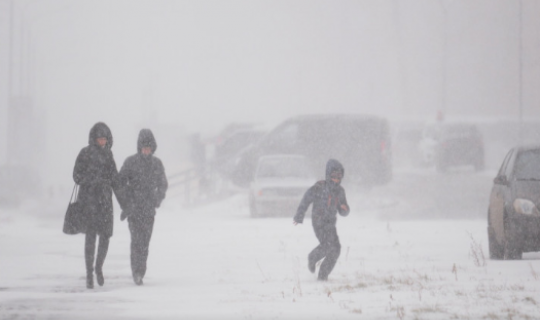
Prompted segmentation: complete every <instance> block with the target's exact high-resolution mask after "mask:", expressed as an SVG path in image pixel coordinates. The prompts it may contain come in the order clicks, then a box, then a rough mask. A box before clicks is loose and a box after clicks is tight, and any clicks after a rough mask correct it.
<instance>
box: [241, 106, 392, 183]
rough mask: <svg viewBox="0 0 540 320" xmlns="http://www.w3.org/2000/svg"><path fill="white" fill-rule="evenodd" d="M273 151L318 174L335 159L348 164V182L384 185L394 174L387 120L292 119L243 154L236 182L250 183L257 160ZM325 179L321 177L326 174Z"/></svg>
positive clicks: (363, 117) (346, 116) (345, 116)
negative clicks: (296, 159) (294, 156)
mask: <svg viewBox="0 0 540 320" xmlns="http://www.w3.org/2000/svg"><path fill="white" fill-rule="evenodd" d="M269 154H299V155H303V156H304V157H306V159H307V161H308V164H307V165H308V166H309V167H311V169H312V170H313V171H314V172H319V171H320V172H324V168H325V165H326V162H327V161H328V159H330V158H334V159H337V160H339V161H340V162H341V163H342V164H343V165H344V167H345V172H346V174H347V180H348V181H352V182H358V183H359V184H363V185H369V186H373V185H380V184H385V183H387V182H389V181H390V180H391V178H392V152H391V140H390V133H389V125H388V121H387V120H386V119H384V118H380V117H376V116H366V115H354V114H339V115H338V114H329V115H304V116H297V117H293V118H290V119H288V120H286V121H285V122H283V123H282V124H280V125H278V126H277V127H276V128H275V129H273V130H272V131H270V132H269V133H268V134H266V135H264V136H263V137H262V138H261V139H260V140H259V141H258V142H257V143H255V144H253V145H252V146H250V147H248V148H246V149H244V150H243V152H241V153H240V154H239V156H238V158H237V159H236V161H235V171H234V173H233V181H234V182H235V183H236V184H238V185H240V186H247V185H249V182H250V181H252V180H253V177H254V173H255V168H256V165H257V162H258V160H259V158H260V157H261V156H264V155H269ZM321 178H322V177H321Z"/></svg>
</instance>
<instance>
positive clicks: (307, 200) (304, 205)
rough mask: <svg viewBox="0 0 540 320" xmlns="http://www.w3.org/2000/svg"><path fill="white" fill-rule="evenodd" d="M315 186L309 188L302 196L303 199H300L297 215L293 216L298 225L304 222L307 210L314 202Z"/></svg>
mask: <svg viewBox="0 0 540 320" xmlns="http://www.w3.org/2000/svg"><path fill="white" fill-rule="evenodd" d="M314 187H315V186H313V187H311V188H309V189H308V190H307V191H306V193H304V196H303V197H302V201H300V205H299V206H298V209H297V210H296V215H295V216H294V218H293V223H294V224H295V225H296V224H298V223H302V222H304V216H305V214H306V211H307V209H308V207H309V205H310V204H311V203H312V202H313V188H314Z"/></svg>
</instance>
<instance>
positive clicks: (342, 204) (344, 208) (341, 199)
mask: <svg viewBox="0 0 540 320" xmlns="http://www.w3.org/2000/svg"><path fill="white" fill-rule="evenodd" d="M338 212H339V214H340V215H342V216H344V217H346V216H348V215H349V212H351V208H349V204H347V197H346V196H345V190H344V189H341V192H340V193H339V194H338Z"/></svg>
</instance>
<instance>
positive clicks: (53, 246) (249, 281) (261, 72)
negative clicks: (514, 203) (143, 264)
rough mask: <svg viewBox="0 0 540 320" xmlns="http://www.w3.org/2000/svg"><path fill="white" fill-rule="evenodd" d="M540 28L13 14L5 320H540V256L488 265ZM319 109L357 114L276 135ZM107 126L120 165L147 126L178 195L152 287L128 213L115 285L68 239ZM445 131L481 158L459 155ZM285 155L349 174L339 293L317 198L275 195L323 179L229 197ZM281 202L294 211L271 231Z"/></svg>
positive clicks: (1, 80)
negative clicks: (92, 143)
mask: <svg viewBox="0 0 540 320" xmlns="http://www.w3.org/2000/svg"><path fill="white" fill-rule="evenodd" d="M538 17H540V1H536V0H516V1H508V0H475V1H469V0H411V1H396V0H372V1H311V0H310V1H304V0H299V1H279V0H278V1H266V0H264V1H164V0H152V1H140V0H113V1H110V0H107V1H105V0H77V1H75V0H40V1H37V0H0V179H5V178H6V176H5V173H6V172H7V173H8V175H9V174H11V173H13V176H15V177H16V178H15V179H14V180H10V181H8V182H7V183H5V182H3V181H4V180H0V319H4V318H9V319H11V318H17V319H18V318H24V319H26V318H31V319H51V318H54V319H74V318H77V319H86V318H90V317H93V318H95V317H96V316H97V317H100V318H103V319H136V318H137V317H140V318H141V319H147V318H153V319H154V318H155V319H175V318H179V317H185V318H193V319H198V318H202V319H212V318H218V319H299V318H302V317H304V318H309V319H349V318H350V319H353V318H354V319H358V318H365V319H434V318H439V319H449V318H452V319H503V318H505V319H506V318H508V319H518V318H519V319H537V318H538V315H539V314H540V300H539V298H538V297H540V294H539V291H540V289H539V288H540V286H538V282H539V281H540V276H539V272H540V253H539V252H526V253H524V254H523V256H522V259H518V260H515V261H508V260H494V259H490V258H489V246H488V235H487V232H486V227H487V223H488V222H487V219H486V216H487V215H486V214H487V210H488V205H489V202H490V194H491V193H490V192H491V190H492V185H493V178H494V177H495V176H496V174H497V170H498V169H499V167H500V166H501V163H502V161H503V158H504V157H505V155H506V154H507V153H508V150H509V149H510V148H512V147H514V146H515V145H518V144H530V143H536V144H538V141H540V90H538V88H540V19H538ZM307 114H318V115H320V114H346V116H335V117H334V116H333V117H325V121H327V122H324V126H323V125H321V123H322V122H321V123H319V122H310V124H309V126H307V128H308V129H310V130H311V129H313V130H312V131H309V132H310V134H305V132H308V131H307V130H304V131H303V132H302V134H303V135H300V134H299V132H300V131H301V129H299V128H300V125H299V124H298V122H297V123H293V125H291V126H290V128H293V130H291V131H286V130H283V131H282V132H285V133H286V134H283V135H279V134H276V135H274V136H272V135H266V136H264V134H265V133H266V132H268V131H269V130H271V129H273V128H275V127H276V125H278V124H280V123H282V122H284V121H285V120H286V119H289V118H290V117H293V116H297V115H299V116H302V115H307ZM357 114H367V115H372V116H377V117H372V116H370V117H362V116H356V115H357ZM351 115H354V116H351ZM302 119H311V120H313V119H318V118H317V117H303V118H302ZM328 119H330V121H328ZM336 119H341V120H339V121H342V122H340V123H341V124H343V125H340V126H339V128H337V129H334V128H335V126H334V123H337V122H336V121H337V120H336ZM98 121H102V122H105V123H106V124H107V125H108V126H109V128H110V129H111V131H112V135H113V137H114V145H113V148H112V151H113V154H114V159H115V161H116V165H117V167H118V168H120V167H121V166H122V164H123V162H124V160H125V159H126V157H128V156H130V155H132V154H134V153H135V152H136V151H137V149H136V146H137V144H136V143H137V136H138V133H139V131H140V130H141V129H142V128H149V129H151V130H152V131H153V133H154V135H155V138H156V140H157V145H158V148H157V151H156V154H155V155H156V156H157V157H159V158H160V159H161V160H162V161H163V164H164V166H165V170H166V174H167V176H168V179H169V190H168V192H167V197H166V199H165V200H164V202H163V204H162V206H161V207H160V208H159V209H158V211H157V212H158V213H157V216H156V223H155V227H154V233H153V236H152V242H151V247H150V256H149V260H148V266H149V267H148V272H147V274H146V276H145V278H144V281H145V283H144V286H143V287H140V286H136V285H135V284H134V283H133V279H132V274H131V268H130V239H131V238H130V233H129V230H128V227H127V222H126V221H123V222H122V221H120V218H119V216H120V212H121V211H120V208H119V205H118V203H117V200H113V201H114V237H113V238H111V243H110V248H109V251H108V256H107V259H106V262H105V266H104V274H105V281H106V282H105V285H104V286H103V287H101V286H96V287H95V289H93V290H90V289H86V287H85V268H84V249H83V248H84V241H85V237H83V236H82V235H74V236H67V235H65V234H63V233H62V225H63V221H64V214H65V212H66V206H67V204H68V199H69V196H70V194H71V191H72V188H73V183H74V182H73V177H72V174H73V167H74V164H75V159H76V157H77V155H78V153H79V152H80V150H81V149H82V148H83V147H85V146H87V145H88V138H89V137H88V136H89V131H90V128H91V127H92V126H93V125H94V124H95V123H96V122H98ZM360 121H366V122H362V123H366V125H365V126H364V125H358V123H361V122H360ZM246 124H247V125H253V127H248V128H247V130H244V129H246V126H245V125H246ZM347 124H349V125H350V126H349V127H347ZM374 124H376V125H374ZM447 124H448V125H449V126H450V127H451V126H453V125H454V124H456V125H457V128H468V129H466V130H465V129H463V130H462V129H459V130H458V131H457V135H458V136H460V139H461V138H463V137H461V135H462V134H463V136H465V135H467V134H468V136H466V137H465V138H463V139H461V140H463V141H466V143H468V144H467V146H466V147H463V146H459V147H460V148H459V149H452V150H457V151H454V152H448V156H446V157H441V156H438V154H437V155H436V154H435V152H438V151H436V150H438V149H437V148H439V146H440V145H444V146H445V148H446V145H450V144H448V143H446V142H445V141H449V140H442V139H441V138H440V137H441V136H442V132H443V131H437V130H442V128H444V127H446V125H447ZM464 124H466V125H467V126H463V125H464ZM430 125H432V126H433V130H432V132H433V134H432V135H428V134H427V133H426V132H428V131H429V130H425V129H427V128H430ZM469 126H470V127H469ZM303 128H306V127H303ZM321 128H326V129H324V130H323V129H321ZM351 128H352V129H351ZM356 129H358V130H357V131H356ZM363 129H365V131H362V130H363ZM242 130H244V131H242ZM250 130H251V131H250ZM246 132H248V133H249V134H247V135H244V136H242V134H245V133H246ZM291 132H292V133H291ZM358 132H362V133H361V134H360V133H358ZM439 132H441V134H440V135H439V136H437V135H438V134H439ZM452 132H455V131H452ZM232 133H239V137H240V140H236V142H238V141H241V143H238V144H236V145H235V144H234V143H231V144H229V145H228V146H229V149H227V148H225V147H224V146H225V145H227V144H226V143H225V142H224V141H226V138H227V137H231V136H233V134H232ZM274 133H275V132H274ZM278 133H279V132H278ZM313 133H316V134H320V135H318V136H317V137H318V138H317V139H314V138H313V136H314V135H315V134H313ZM425 133H426V134H425ZM276 136H277V138H276ZM306 136H307V137H308V138H311V140H309V139H308V141H307V143H306V140H303V141H301V140H300V137H302V138H305V137H306ZM449 136H451V135H449ZM260 137H263V138H262V139H266V138H268V137H273V138H272V139H275V140H271V139H270V138H268V139H267V140H261V141H270V142H269V143H268V144H267V145H268V146H269V147H268V148H267V149H266V150H265V149H264V148H263V147H261V148H260V149H255V148H253V149H249V150H250V151H251V153H249V152H244V153H239V150H241V149H242V148H245V147H246V145H245V144H247V142H246V141H248V140H249V141H250V142H252V141H255V140H254V139H258V138H260ZM291 137H292V138H291ZM434 137H438V138H436V139H435V138H434ZM345 138H347V139H345ZM241 139H245V140H241ZM250 139H251V140H250ZM231 140H232V142H235V140H233V139H231ZM231 140H229V142H230V141H231ZM315 140H316V141H315ZM343 140H346V141H345V143H343ZM283 141H285V142H290V144H286V143H283ZM298 141H301V142H302V143H298ZM441 141H442V142H441ZM220 143H222V144H220ZM439 143H440V145H439ZM284 145H285V147H284V148H282V149H279V150H281V151H279V152H275V150H278V148H277V147H276V146H278V147H283V146H284ZM308 145H309V146H308ZM471 145H472V147H471ZM259 146H260V145H259ZM259 146H257V147H259ZM273 147H276V148H275V149H274V150H272V148H273ZM333 147H335V148H333ZM287 148H289V149H287ZM446 149H448V150H451V149H450V148H446ZM242 150H244V151H245V150H246V149H242ZM283 150H285V151H283ZM290 150H293V151H294V152H296V153H302V152H304V151H305V153H306V154H304V156H305V158H306V159H307V158H310V159H309V160H314V159H313V158H316V156H319V158H323V157H324V159H322V162H321V163H326V161H327V159H326V158H327V156H328V155H329V154H330V153H337V152H338V151H339V152H343V153H341V154H340V155H343V158H346V159H345V160H350V162H348V163H347V165H346V167H345V176H344V178H343V182H342V185H343V186H344V188H345V189H346V192H347V200H348V204H349V205H350V208H351V213H350V215H349V216H348V217H341V216H339V217H338V223H337V230H338V234H339V237H340V242H341V256H340V258H339V260H338V262H337V264H336V267H335V269H334V270H333V272H332V273H331V275H330V277H329V281H328V282H321V281H317V280H316V277H317V275H316V274H315V275H314V274H311V273H310V272H309V271H308V268H307V261H306V256H307V254H308V253H309V252H310V250H312V249H313V247H315V246H316V245H317V243H318V242H317V239H316V238H315V236H314V234H313V230H312V227H311V221H310V218H309V213H308V216H307V218H306V221H304V223H303V224H300V225H296V226H295V225H293V223H292V217H293V216H294V214H295V212H296V208H297V207H298V202H299V199H293V200H294V201H293V200H291V199H288V200H289V201H288V202H289V203H277V201H276V200H275V199H274V200H272V197H273V196H276V195H281V192H282V191H283V190H288V191H287V192H290V191H291V190H293V187H294V188H296V189H294V190H293V191H294V192H295V195H296V196H299V197H301V196H302V195H303V194H304V192H305V191H304V189H302V190H300V189H301V188H307V187H306V185H308V182H309V186H311V185H312V184H313V183H314V182H315V180H316V178H315V177H313V179H312V180H313V181H311V180H310V181H308V182H306V184H305V185H301V186H300V183H299V182H298V181H296V182H295V181H292V180H289V181H287V180H286V179H282V177H280V178H279V179H267V180H274V181H273V182H272V183H276V184H275V185H271V184H270V182H269V181H266V182H265V183H267V184H266V185H264V187H262V185H263V184H262V183H261V184H259V185H258V186H257V185H256V184H255V183H252V184H250V185H249V186H248V184H249V181H244V182H246V184H245V185H243V186H239V185H240V184H238V183H237V184H236V185H235V184H233V183H232V180H234V179H233V178H234V177H237V176H241V175H240V174H243V173H245V177H249V175H248V173H253V172H254V171H250V172H248V171H249V170H248V169H253V170H255V167H256V164H257V160H258V159H259V158H258V156H259V155H262V153H263V152H265V151H269V152H268V153H270V152H271V151H274V153H287V152H289V151H290ZM313 150H315V152H314V153H313ZM335 150H338V151H335ZM351 150H354V152H350V151H351ZM434 150H435V151H434ZM259 151H260V153H261V154H259V155H258V154H257V152H259ZM308 151H309V152H312V154H308ZM218 155H221V158H220V157H219V156H218ZM239 155H242V156H243V157H239ZM252 155H256V156H252ZM313 155H315V156H313ZM359 155H361V156H365V158H362V159H360V157H359ZM463 155H467V156H468V157H470V158H471V159H468V158H467V157H465V156H463ZM205 156H206V158H205ZM273 156H275V157H280V156H283V155H275V154H274V155H273ZM454 156H456V157H454ZM460 156H461V157H462V158H467V160H468V161H469V162H467V163H465V164H464V165H463V163H458V164H457V166H454V165H455V164H456V163H450V162H451V161H448V163H446V162H445V161H446V160H452V158H457V159H458V160H460V159H459V158H460ZM473 157H474V158H473ZM359 159H360V160H359ZM439 159H443V160H445V161H437V160H439ZM315 160H317V161H316V162H317V163H315V165H314V166H313V167H317V168H314V170H317V172H314V174H315V175H316V176H317V178H318V179H320V178H324V177H325V171H324V167H323V165H320V163H319V160H320V159H315ZM461 160H462V159H461ZM340 161H342V162H343V163H345V161H343V159H340ZM239 163H240V164H245V165H244V166H241V165H237V164H239ZM349 164H350V165H349ZM235 165H237V166H236V167H235ZM319 165H320V168H318V166H319ZM353 165H357V166H358V168H356V169H357V170H356V171H355V170H352V169H354V167H353ZM238 167H240V169H246V168H247V169H246V170H244V171H245V172H244V171H242V170H236V169H238ZM376 169H377V170H379V171H377V170H376ZM179 172H189V173H190V174H192V176H191V178H189V177H188V178H186V179H185V180H187V181H189V182H183V183H182V182H181V181H183V180H182V179H183V178H185V177H186V176H181V175H178V173H179ZM208 172H210V173H208ZM354 172H357V173H360V174H359V176H357V177H355V179H352V177H353V173H354ZM239 173H240V174H239ZM366 173H367V174H366ZM19 174H20V176H17V175H19ZM235 174H237V176H235ZM368 175H371V176H372V178H374V179H373V181H372V184H367V185H366V184H362V182H365V179H364V178H365V177H366V176H368ZM23 176H25V177H26V178H23ZM231 177H233V178H231ZM27 178H28V179H27ZM289 178H290V177H289ZM190 179H191V180H190ZM310 179H311V178H310ZM363 179H364V180H363ZM246 180H248V179H246ZM179 181H180V182H179ZM293 182H294V183H296V184H293ZM304 182H305V181H304ZM304 182H302V183H304ZM278 183H282V184H281V185H278ZM531 183H532V182H531ZM531 185H532V184H531ZM299 186H300V187H299ZM263 188H266V189H263ZM280 188H281V189H280ZM32 190H37V191H36V192H35V193H33V194H32V195H27V194H29V193H30V191H32ZM263 190H264V192H263ZM268 190H270V192H267V191H268ZM38 191H41V192H38ZM299 191H300V192H299ZM17 192H20V193H21V194H23V193H25V195H21V194H17ZM268 194H270V196H269V198H267V199H271V200H270V201H269V202H268V203H270V205H275V204H276V205H284V206H283V207H286V208H287V209H275V208H273V207H272V206H268V207H266V209H269V210H266V211H271V212H270V215H272V216H271V217H260V216H261V215H260V213H261V212H262V210H260V211H259V212H257V209H258V208H263V206H265V204H264V203H263V202H264V197H265V196H268ZM6 195H7V196H6ZM255 195H258V196H259V197H258V198H256V197H255ZM289 195H290V194H289ZM276 197H277V196H276ZM261 199H262V200H261ZM255 200H257V201H258V203H255ZM272 201H273V202H272ZM523 203H525V202H523ZM285 205H288V206H285ZM290 206H292V207H290ZM276 207H278V206H276ZM280 208H282V207H280ZM529 209H531V208H529ZM277 211H279V212H277ZM278 215H279V216H278ZM531 225H533V224H531ZM492 244H493V242H492ZM503 251H504V250H503Z"/></svg>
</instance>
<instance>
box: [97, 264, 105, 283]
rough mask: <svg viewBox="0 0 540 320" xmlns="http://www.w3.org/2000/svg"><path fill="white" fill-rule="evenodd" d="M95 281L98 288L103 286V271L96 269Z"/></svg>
mask: <svg viewBox="0 0 540 320" xmlns="http://www.w3.org/2000/svg"><path fill="white" fill-rule="evenodd" d="M96 280H97V283H98V284H99V286H100V287H102V286H103V284H105V278H103V270H101V269H97V268H96Z"/></svg>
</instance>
